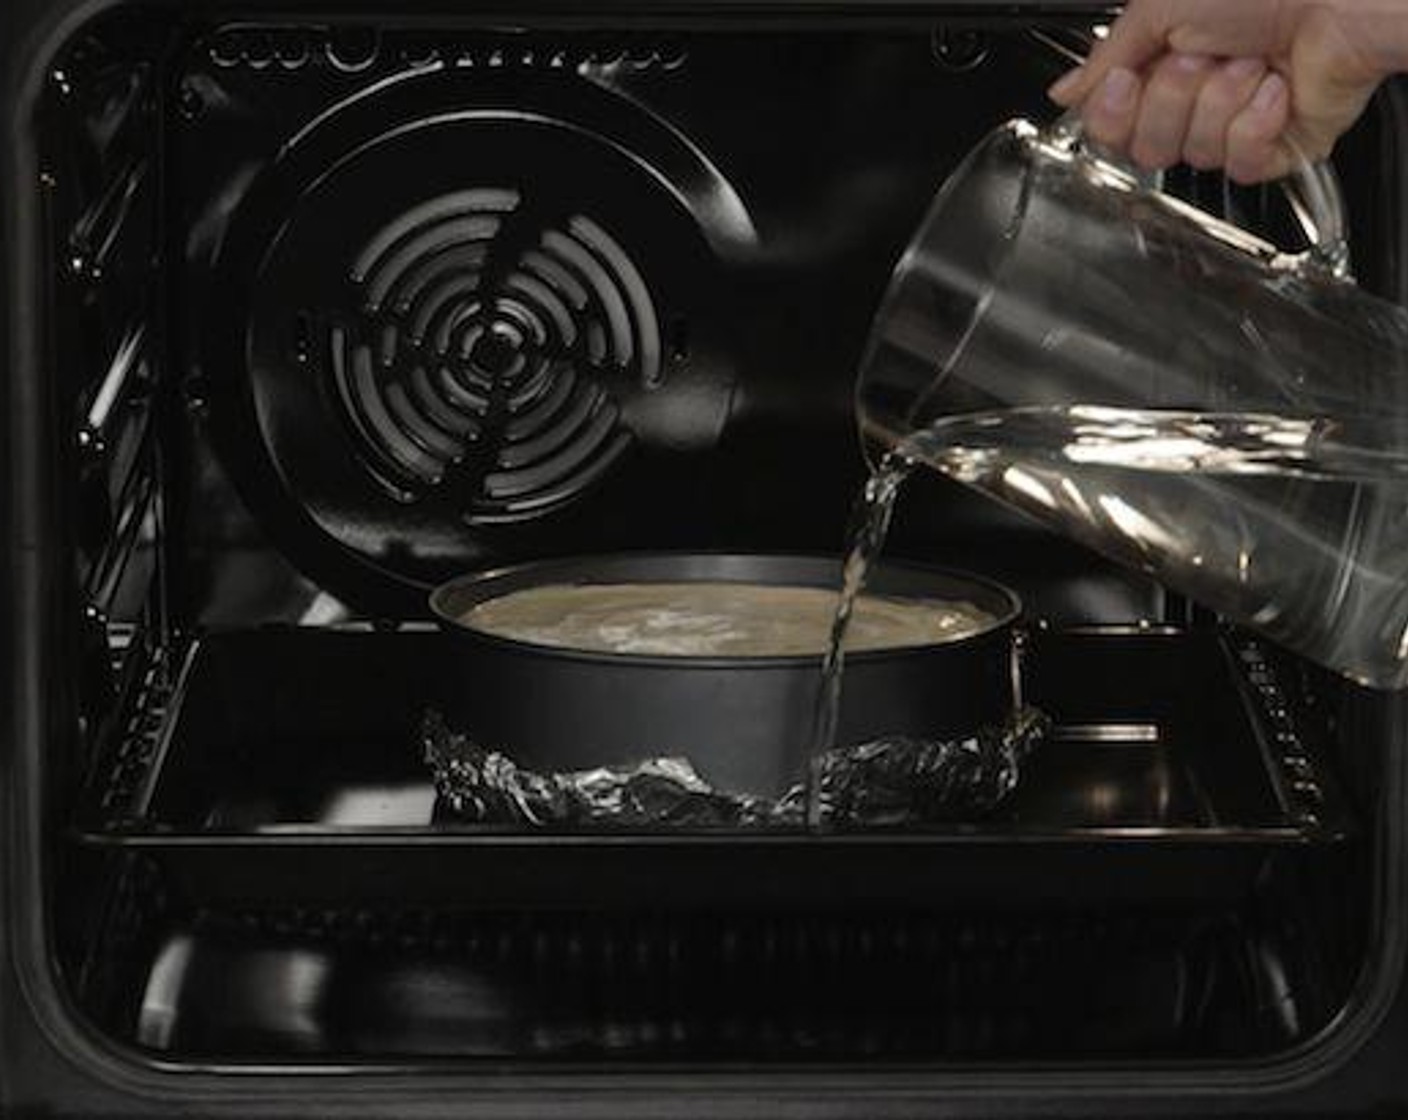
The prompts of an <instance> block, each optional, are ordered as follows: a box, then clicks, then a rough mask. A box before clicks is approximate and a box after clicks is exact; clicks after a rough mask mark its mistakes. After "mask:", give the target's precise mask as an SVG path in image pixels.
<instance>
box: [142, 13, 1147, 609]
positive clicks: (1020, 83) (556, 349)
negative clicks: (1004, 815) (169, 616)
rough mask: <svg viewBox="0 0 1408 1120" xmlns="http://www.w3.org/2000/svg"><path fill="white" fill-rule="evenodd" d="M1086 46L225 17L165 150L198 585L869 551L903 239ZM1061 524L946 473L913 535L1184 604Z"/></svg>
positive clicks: (351, 604) (189, 74)
mask: <svg viewBox="0 0 1408 1120" xmlns="http://www.w3.org/2000/svg"><path fill="white" fill-rule="evenodd" d="M1063 65H1064V62H1063V60H1062V58H1061V57H1060V55H1059V54H1058V53H1057V52H1055V51H1053V50H1052V49H1051V48H1050V46H1048V45H1047V44H1045V43H1044V42H1042V41H1041V39H1040V38H1037V37H1033V36H1032V35H1031V34H1029V33H1028V32H1026V31H1020V32H1019V31H1017V30H1016V29H1015V28H1014V29H1007V30H1003V29H1002V28H1001V27H1000V26H995V27H994V28H992V29H988V30H976V29H972V28H967V27H961V26H955V25H947V24H934V23H932V22H926V21H915V22H914V23H913V24H912V25H910V26H902V27H898V28H895V27H891V28H888V29H885V28H871V29H869V30H866V31H865V32H863V33H857V32H856V31H855V30H854V29H832V30H828V29H825V28H820V27H819V28H815V29H811V30H807V29H806V28H805V27H802V28H798V27H792V28H786V29H778V30H768V29H767V28H766V27H763V28H758V27H753V28H747V29H735V30H728V29H719V30H713V31H710V30H704V29H700V28H694V29H692V30H678V29H675V30H648V29H647V30H637V31H634V32H631V33H622V34H618V35H610V34H603V33H598V32H591V33H585V32H580V31H576V32H574V31H561V30H559V31H552V30H541V31H533V30H515V31H504V30H493V29H467V30H460V31H454V32H450V31H445V32H434V31H427V30H416V31H408V30H396V29H393V28H389V27H370V26H368V27H354V28H348V27H344V28H339V29H331V30H330V29H328V28H319V27H313V26H294V25H252V24H241V25H231V26H226V27H222V28H216V29H211V30H209V31H208V32H203V33H199V34H196V35H194V36H193V37H192V38H191V40H190V42H189V43H188V44H187V45H186V47H185V48H184V52H183V55H182V63H181V66H180V67H179V76H178V77H177V79H176V84H175V87H174V89H173V90H172V93H171V112H170V116H171V119H170V121H169V149H168V153H167V158H168V160H169V182H170V189H169V195H168V197H169V199H170V202H169V205H168V224H169V229H170V238H171V244H170V245H169V247H168V248H169V251H170V252H171V254H172V257H173V260H179V262H180V272H179V276H178V279H177V281H176V282H175V283H174V284H173V285H172V288H171V291H170V298H169V308H170V313H171V315H170V321H171V322H172V323H173V324H176V329H175V331H174V338H173V343H172V347H173V355H172V357H173V362H172V364H173V368H175V369H176V370H178V371H180V398H181V399H180V404H181V411H182V412H183V413H184V415H185V416H186V417H187V419H188V421H189V432H188V434H189V437H190V438H189V440H188V442H187V450H188V451H189V462H190V464H191V469H190V470H189V472H188V480H189V481H188V488H187V491H186V492H185V493H184V494H180V493H178V494H174V495H173V496H172V503H173V522H174V523H175V524H177V525H180V526H182V527H183V530H184V531H185V532H186V533H188V534H189V536H188V547H189V550H190V556H189V557H183V569H184V576H183V582H184V584H185V591H186V593H187V595H188V596H190V597H191V599H190V602H189V604H188V609H189V610H190V611H191V613H193V614H197V615H199V616H200V617H202V618H203V619H204V620H205V621H207V622H213V623H221V622H224V623H228V622H237V623H248V622H252V621H259V620H261V619H269V618H273V619H288V618H290V617H304V616H306V615H307V612H308V611H309V610H313V611H314V612H315V615H316V614H317V612H319V611H321V612H322V615H321V616H320V617H325V616H327V615H328V614H329V612H331V613H332V614H334V615H335V614H337V613H338V611H339V610H340V609H341V608H340V607H339V606H336V605H333V606H329V604H328V603H327V601H326V600H324V601H323V602H322V604H321V605H320V606H315V605H314V603H313V600H312V597H313V595H314V588H316V589H321V590H323V591H326V592H329V593H331V595H333V596H335V597H336V598H337V599H338V600H339V601H340V603H341V604H346V606H347V607H348V608H350V610H351V611H352V612H353V613H373V614H381V615H394V616H405V615H414V614H417V613H420V612H421V610H422V609H423V608H422V603H423V599H424V590H425V588H426V587H427V586H429V585H432V584H433V583H435V582H437V581H439V580H441V579H444V578H447V577H448V576H450V575H453V574H456V573H459V572H462V571H465V570H467V569H472V568H477V567H484V566H491V565H497V564H500V563H503V562H510V561H514V560H520V559H527V558H532V557H537V556H543V555H563V554H574V553H576V554H584V553H599V552H611V551H618V550H634V549H669V548H680V549H683V548H689V549H701V548H702V549H759V550H762V549H772V550H793V551H803V552H825V553H832V554H834V553H836V552H838V551H839V550H840V548H841V546H842V541H843V536H844V528H845V522H846V518H847V513H848V508H849V505H850V502H851V498H852V495H853V494H854V492H855V490H856V487H857V485H858V482H859V480H860V478H861V477H862V476H863V471H864V460H863V456H862V453H861V449H860V447H859V443H858V440H857V437H856V434H855V430H854V422H853V418H852V414H851V394H852V386H853V381H854V377H855V369H856V364H857V360H858V357H859V354H860V352H861V349H862V347H863V344H864V341H865V337H866V332H867V329H868V324H869V321H870V318H871V316H872V315H873V313H874V310H875V307H876V305H877V303H878V302H879V300H880V299H881V297H882V295H883V292H884V288H885V285H886V282H887V280H888V277H889V274H890V271H891V269H892V268H893V265H894V263H895V261H896V260H897V258H898V256H899V255H900V253H901V252H902V250H903V247H904V244H905V242H906V240H907V238H908V236H909V234H910V233H911V231H912V230H913V228H914V227H915V226H916V225H917V223H918V221H919V219H920V218H921V216H922V214H923V212H924V210H925V209H926V207H927V205H928V204H929V202H930V200H931V198H932V196H933V193H934V191H935V190H936V189H937V187H938V185H939V184H940V183H941V182H942V181H943V179H944V177H945V175H946V174H947V173H948V172H949V171H950V170H951V169H952V168H953V167H954V166H955V165H956V163H957V162H958V161H959V160H960V159H961V158H962V156H963V155H964V154H965V153H966V152H967V151H968V149H969V148H970V147H971V146H972V145H973V144H974V143H975V142H976V141H977V140H978V139H979V138H980V137H982V136H983V135H984V134H985V133H986V132H987V131H988V130H990V129H991V128H993V127H995V126H996V125H997V124H999V123H1000V122H1001V121H1003V120H1004V119H1007V118H1009V117H1012V116H1014V115H1029V116H1032V117H1033V118H1035V119H1044V118H1046V117H1047V116H1049V114H1050V109H1049V106H1048V105H1047V104H1046V103H1045V100H1044V96H1043V93H1042V91H1043V90H1044V88H1045V86H1046V85H1047V84H1048V83H1049V81H1050V80H1051V79H1052V78H1053V77H1054V76H1055V75H1056V74H1058V73H1059V72H1060V71H1061V69H1062V68H1063ZM236 495H237V496H238V499H239V500H238V501H237V500H235V496H236ZM246 508H247V509H248V511H249V516H248V517H246V516H245V514H244V510H245V509H246ZM237 511H238V512H237ZM1036 533H1037V531H1036V530H1035V529H1034V528H1032V527H1031V526H1029V525H1027V524H1026V523H1025V522H1023V521H1021V520H1019V519H1017V518H1016V517H1015V516H1012V515H1009V514H1007V513H1005V512H1003V511H1001V510H999V509H997V508H996V507H995V506H993V505H992V504H991V503H990V502H988V501H986V500H985V499H979V498H975V497H972V496H969V495H966V494H965V493H963V492H961V491H960V490H959V489H958V488H957V487H955V486H952V485H951V484H947V483H945V482H943V481H941V480H938V479H932V478H931V479H925V480H924V481H923V482H922V483H920V484H917V485H916V486H915V487H914V488H913V491H912V492H911V494H910V496H909V498H908V500H907V502H906V505H905V508H904V510H903V511H902V513H901V515H900V517H899V518H898V525H897V528H896V532H895V538H894V541H895V543H894V545H893V551H895V552H896V553H900V554H909V555H912V556H913V555H918V556H922V557H924V558H936V559H941V560H944V561H948V562H956V563H961V564H964V565H966V566H970V567H973V566H977V567H980V568H982V569H983V570H986V571H988V572H992V573H996V574H999V575H1002V576H1005V577H1006V578H1009V579H1012V580H1014V581H1015V582H1016V583H1017V584H1018V586H1019V587H1021V588H1022V589H1023V590H1024V591H1026V592H1027V594H1028V596H1029V597H1030V596H1033V595H1037V596H1039V597H1041V598H1042V599H1043V602H1042V603H1041V604H1040V605H1041V607H1042V608H1043V613H1057V614H1060V613H1062V612H1065V613H1069V614H1074V615H1077V616H1080V617H1083V618H1091V617H1094V618H1096V619H1100V620H1103V621H1124V620H1129V619H1132V618H1140V617H1150V616H1158V615H1160V614H1163V613H1166V610H1167V606H1166V604H1165V603H1164V600H1163V597H1162V596H1161V595H1160V594H1159V593H1157V592H1156V591H1155V590H1154V589H1153V588H1152V587H1149V586H1146V585H1143V584H1142V583H1140V582H1139V581H1137V580H1133V579H1130V578H1127V577H1119V576H1115V575H1112V574H1110V573H1108V572H1103V571H1102V570H1101V569H1100V567H1099V566H1098V565H1093V564H1092V560H1091V558H1090V557H1089V556H1088V555H1086V554H1084V553H1081V552H1078V551H1077V550H1075V549H1072V548H1069V547H1066V546H1063V545H1060V544H1058V543H1057V542H1056V541H1054V540H1051V539H1049V538H1045V537H1044V536H1043V537H1042V541H1043V543H1042V546H1041V548H1040V549H1038V550H1036V551H1037V552H1038V553H1039V554H1040V557H1041V559H1040V565H1039V568H1037V569H1036V570H1028V571H1023V570H1022V565H1023V563H1027V564H1028V565H1030V561H1023V560H1020V559H1018V558H1019V557H1024V556H1031V555H1032V554H1033V550H1032V549H1031V548H1029V547H1026V546H1024V545H1023V544H1021V543H1019V542H1023V541H1028V540H1029V539H1030V538H1031V537H1032V535H1033V534H1036ZM280 556H282V557H286V558H288V559H291V560H292V562H293V564H294V565H295V566H296V567H297V568H298V569H299V571H300V573H301V576H299V577H295V576H294V575H293V574H292V571H291V570H289V569H287V568H285V567H284V564H283V562H282V560H281V559H280ZM191 559H193V560H194V561H195V562H194V564H192V563H189V562H188V561H189V560H191ZM1092 571H1094V572H1096V573H1099V574H1098V575H1096V576H1094V577H1092V575H1091V572H1092ZM1038 584H1040V585H1041V587H1042V590H1040V591H1038V590H1037V585H1038ZM256 588H257V589H258V590H257V592H256V590H255V589H256Z"/></svg>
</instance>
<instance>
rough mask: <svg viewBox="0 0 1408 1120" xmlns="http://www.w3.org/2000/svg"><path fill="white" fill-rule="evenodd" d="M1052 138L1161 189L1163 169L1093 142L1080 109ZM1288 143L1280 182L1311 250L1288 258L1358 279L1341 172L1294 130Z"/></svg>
mask: <svg viewBox="0 0 1408 1120" xmlns="http://www.w3.org/2000/svg"><path fill="white" fill-rule="evenodd" d="M1047 137H1048V138H1049V139H1050V140H1052V141H1053V142H1055V143H1056V144H1057V145H1059V146H1060V147H1062V148H1066V149H1069V150H1073V151H1075V150H1079V151H1081V152H1083V153H1085V154H1086V155H1087V156H1089V157H1090V158H1093V159H1096V160H1099V161H1100V162H1101V163H1104V164H1107V165H1108V166H1110V167H1113V168H1114V169H1115V170H1117V171H1118V172H1120V174H1122V175H1124V176H1126V177H1127V178H1129V179H1131V180H1132V181H1133V182H1135V183H1136V184H1137V185H1138V186H1140V187H1141V188H1143V189H1144V190H1152V191H1157V190H1159V189H1160V187H1161V186H1162V183H1163V176H1162V175H1161V174H1160V173H1159V172H1157V171H1144V170H1142V169H1141V168H1139V167H1137V166H1135V165H1134V164H1133V163H1131V162H1130V161H1129V160H1126V159H1124V158H1123V157H1121V156H1118V155H1115V154H1114V153H1112V152H1110V151H1109V150H1108V149H1105V148H1100V147H1096V146H1094V145H1092V144H1090V143H1089V141H1088V140H1087V139H1086V136H1085V127H1084V125H1083V124H1082V123H1081V119H1080V113H1079V112H1078V111H1076V110H1074V109H1072V110H1069V111H1068V112H1066V113H1064V114H1062V116H1061V117H1060V118H1059V119H1058V120H1057V121H1056V122H1055V123H1054V124H1053V125H1051V127H1050V129H1049V130H1048V131H1047ZM1284 142H1285V145H1286V147H1287V149H1288V150H1289V151H1290V153H1291V159H1292V166H1291V170H1290V173H1289V174H1288V175H1287V176H1286V177H1285V178H1283V179H1280V180H1278V183H1279V185H1280V187H1281V189H1282V190H1283V191H1284V192H1285V195H1286V200H1287V201H1288V202H1289V203H1290V207H1291V213H1292V214H1294V215H1295V219H1296V223H1297V224H1298V225H1299V226H1300V228H1301V231H1302V232H1303V233H1304V234H1305V239H1306V241H1307V243H1308V244H1309V248H1308V249H1306V250H1305V252H1303V253H1296V254H1289V255H1288V256H1287V257H1286V258H1285V260H1286V263H1287V264H1288V265H1289V266H1290V267H1292V268H1298V269H1303V270H1306V271H1310V272H1314V273H1316V274H1319V275H1324V276H1331V277H1334V278H1335V279H1337V280H1346V281H1351V282H1352V281H1353V279H1354V276H1353V273H1352V272H1351V271H1350V263H1349V237H1348V225H1349V223H1348V219H1347V218H1346V216H1345V207H1344V195H1343V193H1342V192H1341V190H1340V180H1339V176H1338V175H1337V174H1335V169H1334V167H1333V166H1332V165H1331V164H1330V162H1329V161H1328V160H1312V159H1310V158H1308V157H1307V156H1306V155H1305V149H1304V148H1303V147H1302V146H1301V144H1300V143H1299V142H1297V140H1296V139H1295V137H1294V136H1291V135H1289V134H1288V135H1287V136H1286V137H1285V140H1284Z"/></svg>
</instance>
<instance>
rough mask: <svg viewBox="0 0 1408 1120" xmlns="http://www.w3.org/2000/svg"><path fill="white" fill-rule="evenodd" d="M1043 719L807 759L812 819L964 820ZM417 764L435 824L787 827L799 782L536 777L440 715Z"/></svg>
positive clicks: (987, 804)
mask: <svg viewBox="0 0 1408 1120" xmlns="http://www.w3.org/2000/svg"><path fill="white" fill-rule="evenodd" d="M1049 727H1050V722H1049V720H1048V719H1047V718H1046V717H1045V716H1044V715H1042V714H1041V713H1040V712H1039V711H1037V710H1036V709H1035V708H1022V709H1020V710H1018V711H1017V712H1015V713H1014V714H1013V715H1012V716H1011V717H1010V718H1009V719H1008V720H1007V721H1006V723H1004V724H1003V725H1002V726H1000V727H990V728H983V729H981V730H980V731H978V732H977V733H976V734H973V735H969V736H964V737H961V738H954V739H936V740H925V739H914V738H907V737H900V736H894V737H887V738H881V739H876V740H874V741H872V742H868V743H862V744H859V745H857V746H849V747H838V748H836V749H834V750H830V751H827V752H826V753H825V754H823V755H821V756H820V757H819V758H818V759H817V760H816V770H815V780H816V786H817V796H818V810H819V816H818V817H817V819H818V820H819V821H820V823H821V824H822V825H823V826H826V827H830V828H878V827H894V826H897V825H923V824H936V823H943V822H955V821H966V820H973V819H975V818H978V817H981V816H983V815H985V814H986V813H989V812H991V811H992V810H993V809H994V808H995V807H996V806H997V805H999V804H1000V803H1001V802H1002V801H1003V800H1004V799H1005V798H1006V797H1007V795H1008V794H1010V793H1011V792H1012V790H1013V789H1015V788H1016V786H1017V782H1018V779H1019V778H1020V776H1021V769H1022V762H1023V761H1024V759H1026V758H1027V756H1028V755H1029V753H1030V752H1031V751H1032V749H1033V748H1034V747H1035V746H1036V745H1037V744H1038V743H1039V742H1040V741H1041V740H1042V739H1043V738H1044V737H1045V735H1046V732H1047V730H1048V729H1049ZM422 736H423V741H424V749H425V761H426V764H427V765H428V766H429V767H430V770H431V773H432V774H433V775H434V778H435V789H436V792H437V794H438V797H439V810H440V814H441V816H442V817H444V818H448V819H450V820H458V821H464V822H472V823H479V824H500V825H521V826H529V827H544V826H559V827H560V826H568V827H571V826H583V825H586V826H610V827H622V828H641V827H651V828H656V827H664V828H700V827H735V828H766V827H796V826H800V825H801V824H802V823H803V822H804V820H805V819H806V804H807V794H806V786H805V784H803V783H798V784H797V785H796V786H794V787H793V788H792V789H790V790H788V791H787V793H786V794H784V795H783V796H782V797H780V798H777V799H772V798H765V797H751V796H746V795H740V794H734V793H729V792H726V791H723V790H718V789H715V788H714V787H712V786H711V785H710V784H709V783H708V782H707V781H705V780H704V779H703V778H702V777H701V776H700V775H699V772H698V771H697V770H695V768H694V766H693V764H692V763H691V762H690V761H689V760H688V759H686V758H648V759H644V760H642V761H640V762H635V763H631V764H629V765H621V766H603V767H598V768H597V769H594V770H579V771H572V772H568V773H552V774H542V773H538V772H536V771H533V770H528V769H526V768H524V767H522V766H519V765H518V764H517V763H516V762H514V760H513V759H512V758H510V757H509V756H508V755H507V754H505V753H503V752H502V751H496V750H490V749H488V748H485V747H483V746H480V745H479V744H477V743H475V742H474V741H473V740H472V739H470V738H469V736H467V735H465V734H463V733H461V732H458V731H454V730H451V729H450V728H449V727H448V726H447V725H446V723H445V720H444V718H443V717H442V716H441V715H440V714H439V713H438V712H433V711H432V712H428V713H427V714H426V716H425V719H424V722H423V726H422Z"/></svg>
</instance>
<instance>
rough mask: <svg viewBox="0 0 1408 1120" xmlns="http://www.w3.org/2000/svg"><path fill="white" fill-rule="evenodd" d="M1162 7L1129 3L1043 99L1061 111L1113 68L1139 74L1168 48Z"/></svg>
mask: <svg viewBox="0 0 1408 1120" xmlns="http://www.w3.org/2000/svg"><path fill="white" fill-rule="evenodd" d="M1164 10H1165V6H1164V5H1163V4H1161V3H1160V2H1159V0H1130V3H1129V5H1128V6H1127V7H1126V8H1125V9H1124V12H1123V13H1122V14H1121V15H1120V17H1119V18H1118V19H1117V20H1115V22H1114V23H1113V24H1112V25H1111V27H1110V33H1109V34H1108V35H1107V36H1106V37H1105V38H1104V39H1103V40H1101V41H1100V42H1098V43H1097V44H1096V45H1095V47H1094V48H1093V49H1092V50H1091V52H1090V57H1089V58H1087V59H1086V60H1085V63H1084V64H1083V65H1081V66H1079V67H1077V68H1076V69H1074V70H1072V71H1071V72H1070V73H1068V74H1067V75H1066V76H1065V77H1063V78H1061V79H1060V80H1059V81H1057V82H1056V83H1055V84H1054V85H1053V86H1052V87H1051V88H1050V89H1049V90H1047V95H1048V96H1049V97H1050V98H1051V99H1052V100H1053V101H1055V102H1056V104H1058V105H1061V106H1063V107H1064V108H1070V107H1072V106H1074V105H1079V104H1081V103H1082V102H1083V101H1085V99H1086V98H1087V97H1089V96H1090V95H1091V93H1093V92H1094V91H1095V90H1096V89H1098V88H1099V86H1100V83H1101V82H1103V81H1104V80H1105V78H1106V76H1107V75H1108V74H1109V73H1110V71H1111V70H1114V69H1116V68H1117V67H1119V68H1123V69H1126V70H1134V71H1136V72H1137V71H1139V70H1142V69H1143V68H1144V66H1145V65H1146V64H1147V63H1149V62H1151V61H1152V60H1153V59H1155V58H1157V57H1158V56H1159V55H1161V54H1163V53H1164V51H1165V50H1166V49H1167V46H1168V26H1167V21H1166V19H1165V16H1164Z"/></svg>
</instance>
